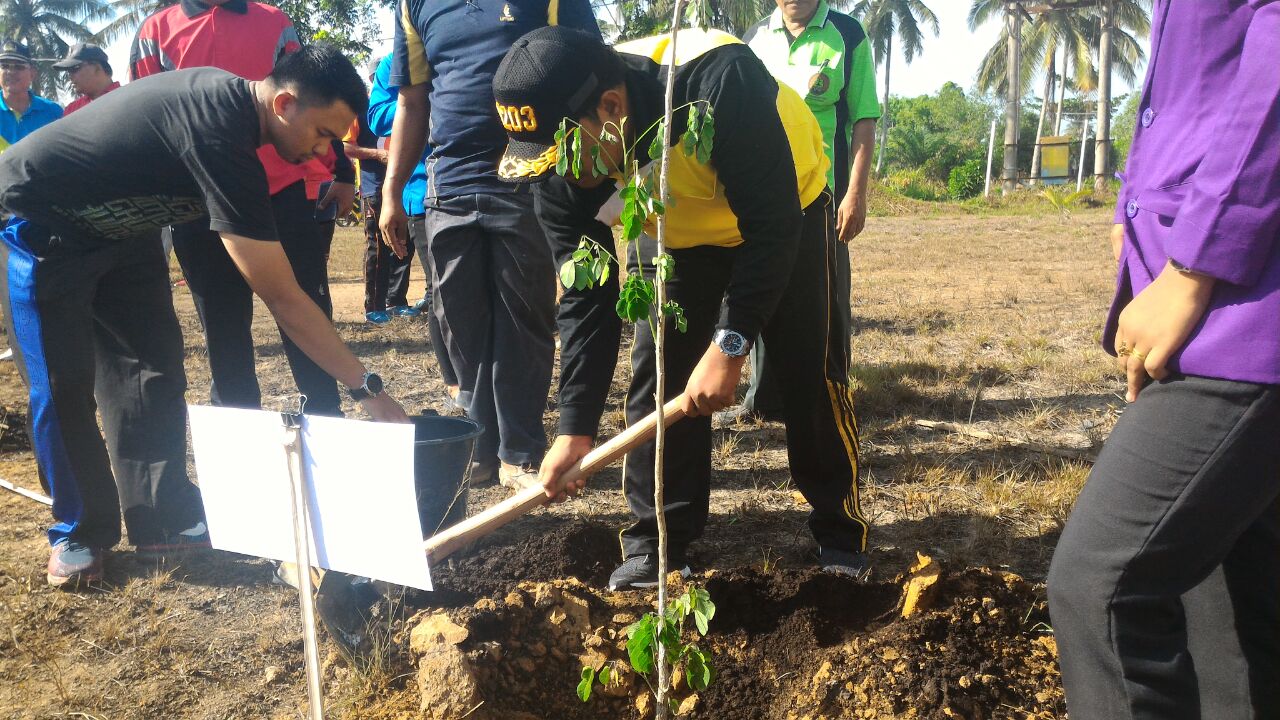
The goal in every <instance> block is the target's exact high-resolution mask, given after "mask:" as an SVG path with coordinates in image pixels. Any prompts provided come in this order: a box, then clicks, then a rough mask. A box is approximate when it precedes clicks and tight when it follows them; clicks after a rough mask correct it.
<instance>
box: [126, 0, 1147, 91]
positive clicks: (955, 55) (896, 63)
mask: <svg viewBox="0 0 1280 720" xmlns="http://www.w3.org/2000/svg"><path fill="white" fill-rule="evenodd" d="M929 6H930V7H931V8H932V9H933V11H934V14H936V15H937V16H938V25H939V27H940V29H941V33H940V34H939V35H938V37H934V36H933V35H931V34H926V36H925V40H924V43H923V52H922V53H921V54H919V55H917V56H916V57H915V59H914V60H913V61H912V62H911V64H910V65H907V64H905V62H906V61H905V60H904V59H903V58H902V55H901V52H900V50H898V49H897V48H895V51H894V55H895V57H894V60H893V66H892V68H891V72H890V81H891V82H892V87H891V88H890V92H891V93H892V94H894V95H903V96H907V97H912V96H916V95H926V94H930V93H933V92H935V91H936V90H937V89H938V88H940V87H942V86H943V84H945V83H947V82H954V83H956V84H957V85H959V86H960V87H962V88H965V89H966V90H968V89H970V88H971V87H972V86H973V81H974V78H975V77H976V76H977V73H978V66H979V65H980V64H981V63H982V57H983V55H984V54H985V53H986V51H987V49H988V48H990V47H991V44H992V43H994V42H995V41H996V38H997V37H999V35H1000V23H999V22H998V21H995V20H993V21H990V22H988V23H987V24H986V25H983V26H981V27H979V28H978V29H977V30H976V31H974V32H972V33H971V32H969V26H968V23H967V21H966V19H965V18H966V15H967V14H968V10H969V2H968V0H932V2H930V3H929ZM377 17H378V27H380V28H384V29H385V31H384V32H383V33H382V34H383V35H384V36H385V37H383V38H382V39H381V40H380V41H379V42H377V43H375V46H374V52H375V54H385V53H386V52H388V51H389V50H390V45H391V43H390V39H389V38H390V36H391V33H392V20H391V11H390V10H388V9H386V8H381V7H380V8H379V9H378V10H377ZM129 43H130V40H129V39H127V38H126V39H124V40H120V41H118V42H116V43H114V44H112V45H111V46H110V47H108V48H107V55H108V57H110V58H111V65H112V67H113V68H114V69H115V71H116V79H117V80H120V81H122V82H123V80H124V79H125V78H126V77H127V75H128V72H127V69H128V63H129ZM1143 44H1144V45H1146V41H1144V42H1143ZM883 82H884V74H883V71H881V73H880V77H879V81H878V82H877V85H878V86H879V87H880V92H881V93H883V92H884V86H883V84H881V83H883ZM1131 89H1132V88H1130V87H1129V86H1128V84H1126V83H1124V82H1123V81H1122V80H1120V79H1119V78H1116V81H1115V88H1114V89H1113V92H1112V94H1113V96H1118V95H1121V94H1124V93H1126V92H1129V91H1130V90H1131Z"/></svg>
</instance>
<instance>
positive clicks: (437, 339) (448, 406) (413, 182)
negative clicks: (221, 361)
mask: <svg viewBox="0 0 1280 720" xmlns="http://www.w3.org/2000/svg"><path fill="white" fill-rule="evenodd" d="M399 98H400V88H399V87H396V86H395V85H392V84H391V56H390V55H387V56H386V57H384V58H382V60H380V61H379V62H378V64H377V68H376V69H375V70H374V71H373V87H371V88H370V89H369V117H368V120H369V129H370V130H372V131H373V134H374V135H377V136H378V137H384V138H385V137H391V127H392V125H393V124H394V123H395V119H396V102H397V101H398V100H399ZM429 154H430V149H429V148H428V150H427V152H426V153H424V154H423V157H422V159H421V160H419V161H418V164H417V166H415V167H414V168H413V174H412V175H410V176H409V182H407V183H405V186H404V192H403V193H401V196H400V197H401V200H402V201H403V205H404V211H405V214H407V215H408V216H409V242H410V244H409V246H408V247H407V248H406V250H407V253H406V255H405V258H406V259H409V258H411V257H412V256H413V253H414V251H415V250H416V251H417V254H418V259H419V260H420V261H421V262H422V269H423V271H425V272H426V274H427V285H428V286H427V292H428V293H429V294H428V296H427V297H424V298H423V299H422V301H421V302H420V303H419V305H418V306H427V305H428V303H430V307H426V309H427V330H428V332H429V333H430V334H431V349H432V350H433V351H434V352H435V355H436V364H437V365H439V366H440V379H441V380H442V381H443V382H444V384H445V393H446V395H445V397H442V398H441V400H442V401H443V404H444V408H443V410H444V412H445V413H453V412H455V411H456V410H457V405H456V403H455V399H456V398H457V397H458V374H457V373H455V372H454V371H453V365H451V364H450V363H449V353H448V351H447V350H446V349H445V346H444V336H443V335H441V334H440V322H439V321H438V320H436V315H435V313H434V312H432V310H431V308H432V307H434V306H435V305H437V304H438V303H439V300H438V298H435V286H436V285H435V282H434V281H433V280H432V279H431V278H432V277H433V273H432V271H431V263H430V260H431V258H430V256H429V255H428V253H427V235H426V219H425V217H424V210H423V207H422V200H423V197H424V196H425V195H426V192H427V164H426V162H427V156H428V155H429ZM385 174H386V168H385V167H384V168H383V175H384V179H385ZM378 188H379V192H381V188H382V185H381V183H379V185H378ZM371 199H372V198H371ZM378 207H379V208H381V207H382V202H381V198H378ZM379 217H381V215H379ZM379 234H381V231H379Z"/></svg>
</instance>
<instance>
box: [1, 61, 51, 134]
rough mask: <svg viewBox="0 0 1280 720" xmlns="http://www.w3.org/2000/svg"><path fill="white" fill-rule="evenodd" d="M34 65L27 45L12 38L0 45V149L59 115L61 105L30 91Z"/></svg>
mask: <svg viewBox="0 0 1280 720" xmlns="http://www.w3.org/2000/svg"><path fill="white" fill-rule="evenodd" d="M35 79H36V66H35V65H34V64H33V63H32V62H31V53H30V51H28V50H27V46H26V45H23V44H22V43H20V42H16V41H14V40H5V41H4V44H3V45H0V91H3V92H2V93H0V110H3V112H0V152H4V151H5V150H6V149H7V148H8V147H9V146H10V145H12V144H14V143H16V142H18V141H19V140H21V139H22V138H24V137H26V136H28V135H30V134H31V133H33V132H35V131H36V130H39V129H40V128H42V127H44V126H45V125H48V124H49V123H51V122H53V121H54V120H58V119H60V118H61V117H62V106H61V105H59V104H58V103H56V102H53V101H52V100H46V99H44V98H42V97H40V96H39V95H36V94H35V93H34V92H32V91H31V84H32V83H33V82H35Z"/></svg>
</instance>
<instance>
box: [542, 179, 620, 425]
mask: <svg viewBox="0 0 1280 720" xmlns="http://www.w3.org/2000/svg"><path fill="white" fill-rule="evenodd" d="M613 192H614V184H613V183H611V182H606V183H604V184H603V185H601V186H600V187H598V188H594V189H591V190H583V189H581V188H576V187H573V186H572V185H570V184H569V183H567V182H565V181H564V178H561V177H559V176H552V177H551V178H549V179H547V180H545V181H543V182H541V183H539V184H538V185H537V186H536V188H535V190H534V209H535V212H536V213H537V216H538V222H539V224H540V225H541V226H542V231H543V232H544V233H545V234H546V236H547V242H548V243H549V244H550V245H551V253H552V256H553V257H554V258H555V264H556V269H557V270H559V268H560V266H561V265H563V264H564V263H565V261H567V260H569V259H570V256H571V255H573V251H574V250H576V249H578V243H579V242H581V240H582V238H583V236H586V237H589V238H591V239H592V240H594V241H596V242H597V243H599V244H600V245H601V246H602V247H604V248H605V249H607V250H609V252H610V253H612V252H614V243H613V233H612V232H611V231H610V230H609V228H608V227H606V226H605V225H604V223H602V222H600V221H599V220H596V219H595V216H596V213H598V212H599V211H600V207H601V206H603V205H604V203H605V201H606V200H608V199H609V197H610V196H611V195H612V194H613ZM617 302H618V266H617V264H615V263H613V262H612V261H610V265H609V281H608V282H606V283H604V284H603V285H598V286H596V287H594V288H590V289H586V290H574V289H573V288H565V290H564V296H563V297H561V298H560V309H559V314H558V316H557V318H556V324H557V326H558V328H559V331H560V395H559V410H560V421H559V433H560V434H561V435H590V436H593V437H594V436H595V435H596V433H597V432H598V431H599V429H600V416H601V415H602V414H603V413H604V407H605V401H606V400H607V399H608V396H609V385H610V383H612V382H613V371H614V367H615V366H616V365H617V362H618V343H619V340H620V339H621V336H622V320H621V318H619V317H618V313H617V309H616V305H617Z"/></svg>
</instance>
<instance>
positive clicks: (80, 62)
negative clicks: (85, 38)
mask: <svg viewBox="0 0 1280 720" xmlns="http://www.w3.org/2000/svg"><path fill="white" fill-rule="evenodd" d="M53 66H54V67H55V68H57V69H58V70H61V71H63V72H65V73H66V74H67V78H68V79H69V80H71V85H72V86H73V87H75V89H76V92H78V93H80V97H78V98H76V99H75V100H72V101H71V104H70V105H68V106H67V111H66V113H65V114H67V115H70V114H71V113H73V112H75V111H77V110H79V109H80V108H82V107H84V106H85V105H88V104H89V103H91V102H93V101H94V100H97V99H98V98H100V97H102V96H103V95H106V94H107V93H109V92H111V91H112V90H115V89H117V88H119V87H120V83H118V82H116V81H115V80H114V79H112V77H111V75H112V73H111V62H110V61H109V60H107V53H106V52H104V51H103V49H102V48H100V47H98V46H97V45H91V44H89V43H77V44H75V45H72V46H71V49H70V50H69V51H68V52H67V56H66V57H65V58H63V59H61V60H59V61H58V62H56V63H54V64H53Z"/></svg>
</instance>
